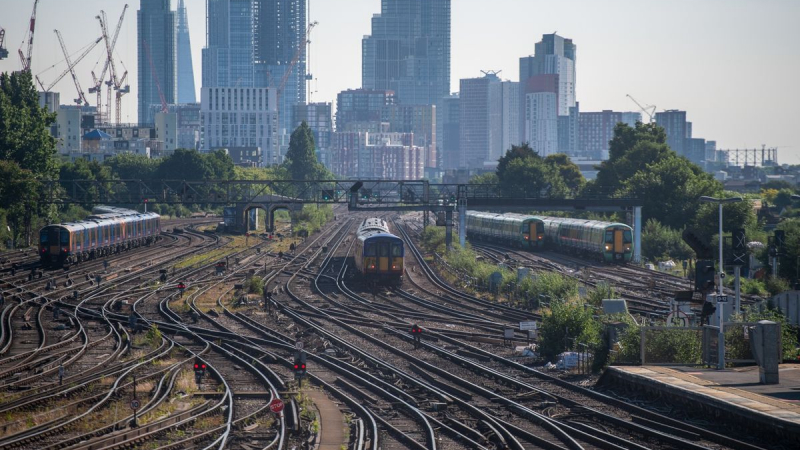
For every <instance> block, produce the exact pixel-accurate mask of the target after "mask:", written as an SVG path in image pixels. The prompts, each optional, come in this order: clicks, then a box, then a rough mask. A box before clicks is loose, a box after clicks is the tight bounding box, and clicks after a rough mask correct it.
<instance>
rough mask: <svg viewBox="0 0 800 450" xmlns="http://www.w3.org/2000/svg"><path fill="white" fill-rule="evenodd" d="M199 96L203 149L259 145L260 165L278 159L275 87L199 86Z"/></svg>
mask: <svg viewBox="0 0 800 450" xmlns="http://www.w3.org/2000/svg"><path fill="white" fill-rule="evenodd" d="M200 98H201V101H200V120H201V125H202V129H203V150H205V151H210V150H215V149H219V148H227V149H229V150H231V149H235V148H238V147H259V148H260V149H261V154H262V156H263V159H262V161H261V163H262V164H263V165H264V166H271V165H276V164H280V163H281V162H282V158H281V155H280V154H279V153H278V145H277V130H278V123H277V120H278V117H277V116H278V113H277V99H276V95H275V90H273V89H269V88H252V87H239V88H236V87H227V88H221V87H212V88H209V87H203V88H202V90H201V96H200ZM231 151H233V150H231Z"/></svg>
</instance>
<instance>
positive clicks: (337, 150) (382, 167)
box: [331, 131, 425, 180]
mask: <svg viewBox="0 0 800 450" xmlns="http://www.w3.org/2000/svg"><path fill="white" fill-rule="evenodd" d="M331 170H333V172H334V173H335V174H337V175H339V176H341V177H346V178H361V179H373V180H379V179H386V180H419V179H421V178H422V177H424V176H425V149H423V148H422V147H418V146H416V145H414V143H413V135H412V134H411V133H391V132H374V133H372V132H363V131H362V132H352V131H351V132H337V133H336V134H335V136H334V143H333V155H332V158H331Z"/></svg>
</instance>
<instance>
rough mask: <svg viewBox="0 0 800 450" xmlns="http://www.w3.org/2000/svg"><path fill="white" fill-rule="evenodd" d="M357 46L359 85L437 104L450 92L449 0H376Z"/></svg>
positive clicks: (420, 102)
mask: <svg viewBox="0 0 800 450" xmlns="http://www.w3.org/2000/svg"><path fill="white" fill-rule="evenodd" d="M361 51H362V87H363V88H364V89H373V90H389V91H394V92H395V93H396V94H397V99H398V103H400V104H403V105H435V104H438V102H439V100H441V99H442V98H443V97H446V96H447V95H449V93H450V0H382V1H381V13H380V14H376V15H375V16H373V18H372V34H371V35H369V36H366V37H364V39H363V40H362V49H361Z"/></svg>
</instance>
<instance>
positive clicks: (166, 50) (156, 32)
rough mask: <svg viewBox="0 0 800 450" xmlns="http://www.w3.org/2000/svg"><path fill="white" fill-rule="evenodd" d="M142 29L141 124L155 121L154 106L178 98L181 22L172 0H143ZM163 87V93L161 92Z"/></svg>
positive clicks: (139, 13) (138, 16)
mask: <svg viewBox="0 0 800 450" xmlns="http://www.w3.org/2000/svg"><path fill="white" fill-rule="evenodd" d="M136 23H137V31H138V42H137V44H138V52H137V53H138V64H139V70H138V74H139V75H138V88H139V102H138V103H139V123H141V124H144V123H147V124H152V123H153V120H154V116H153V115H152V114H151V113H150V112H151V111H152V110H151V108H150V105H154V104H161V95H163V96H164V100H165V101H166V102H167V103H168V104H169V103H175V100H176V99H177V91H178V85H177V80H178V77H177V52H176V49H177V32H176V30H177V26H176V25H177V22H176V17H175V12H174V11H172V4H171V0H140V2H139V11H137V13H136ZM159 89H160V93H159Z"/></svg>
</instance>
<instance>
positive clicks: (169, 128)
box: [155, 112, 178, 155]
mask: <svg viewBox="0 0 800 450" xmlns="http://www.w3.org/2000/svg"><path fill="white" fill-rule="evenodd" d="M155 131H156V139H157V140H159V141H161V142H163V143H164V147H163V149H162V151H163V152H164V153H163V155H170V154H172V153H173V152H175V149H176V148H178V115H177V114H176V113H174V112H158V113H156V115H155Z"/></svg>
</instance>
